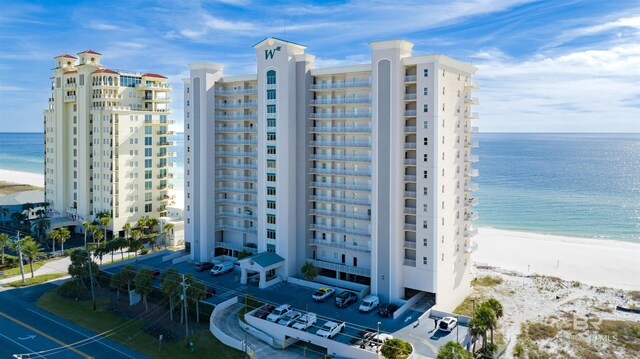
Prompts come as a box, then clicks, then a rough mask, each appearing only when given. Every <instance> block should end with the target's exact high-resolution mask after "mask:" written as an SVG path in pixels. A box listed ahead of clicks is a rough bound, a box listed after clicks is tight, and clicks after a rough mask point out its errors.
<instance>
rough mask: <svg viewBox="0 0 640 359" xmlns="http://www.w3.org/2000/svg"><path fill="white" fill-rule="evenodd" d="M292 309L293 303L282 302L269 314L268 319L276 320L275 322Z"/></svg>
mask: <svg viewBox="0 0 640 359" xmlns="http://www.w3.org/2000/svg"><path fill="white" fill-rule="evenodd" d="M291 310H293V308H292V307H291V305H289V304H282V305H281V306H279V307H278V308H276V309H274V310H273V312H271V314H269V315H268V316H267V320H268V321H270V322H274V323H275V322H277V321H278V319H280V317H282V316H283V315H285V314H287V313H288V312H290V311H291Z"/></svg>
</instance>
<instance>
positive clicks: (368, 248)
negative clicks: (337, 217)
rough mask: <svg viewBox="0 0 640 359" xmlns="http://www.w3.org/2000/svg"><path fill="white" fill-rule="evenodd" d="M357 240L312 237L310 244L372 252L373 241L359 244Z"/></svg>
mask: <svg viewBox="0 0 640 359" xmlns="http://www.w3.org/2000/svg"><path fill="white" fill-rule="evenodd" d="M355 243H357V242H354V243H353V244H351V243H346V242H331V241H323V240H319V239H310V240H309V244H310V245H316V246H322V247H330V248H338V249H349V250H353V251H359V252H371V243H370V242H367V244H366V245H357V244H355Z"/></svg>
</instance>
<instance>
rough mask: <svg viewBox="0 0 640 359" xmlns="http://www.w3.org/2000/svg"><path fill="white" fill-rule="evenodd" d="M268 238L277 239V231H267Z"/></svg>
mask: <svg viewBox="0 0 640 359" xmlns="http://www.w3.org/2000/svg"><path fill="white" fill-rule="evenodd" d="M267 238H269V239H276V231H275V229H267Z"/></svg>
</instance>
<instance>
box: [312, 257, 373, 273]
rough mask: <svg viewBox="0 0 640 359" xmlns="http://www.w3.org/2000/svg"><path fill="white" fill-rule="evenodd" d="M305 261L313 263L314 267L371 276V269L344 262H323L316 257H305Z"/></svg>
mask: <svg viewBox="0 0 640 359" xmlns="http://www.w3.org/2000/svg"><path fill="white" fill-rule="evenodd" d="M306 261H307V262H309V263H311V264H313V265H314V267H318V268H325V269H331V270H335V271H339V272H345V273H349V274H355V275H362V276H366V277H370V276H371V270H370V269H366V268H360V267H352V266H347V265H344V264H338V263H332V262H325V261H321V260H316V259H306Z"/></svg>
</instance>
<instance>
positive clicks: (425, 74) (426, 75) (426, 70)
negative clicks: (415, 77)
mask: <svg viewBox="0 0 640 359" xmlns="http://www.w3.org/2000/svg"><path fill="white" fill-rule="evenodd" d="M424 77H429V69H424Z"/></svg>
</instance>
